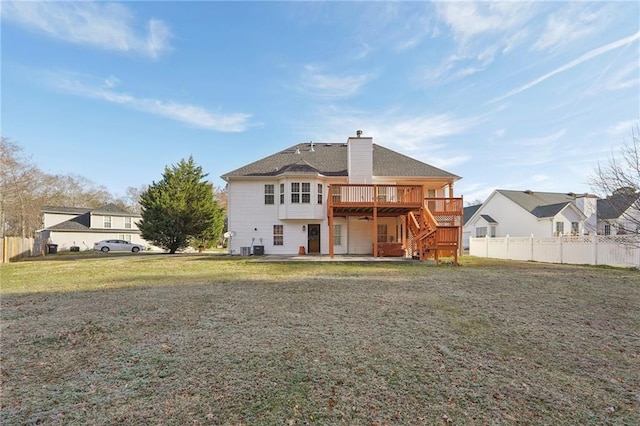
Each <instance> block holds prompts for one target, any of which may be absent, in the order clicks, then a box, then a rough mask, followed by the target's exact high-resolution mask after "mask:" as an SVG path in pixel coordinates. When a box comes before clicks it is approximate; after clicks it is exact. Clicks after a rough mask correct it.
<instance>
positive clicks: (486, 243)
mask: <svg viewBox="0 0 640 426" xmlns="http://www.w3.org/2000/svg"><path fill="white" fill-rule="evenodd" d="M484 257H489V236H488V235H485V236H484Z"/></svg>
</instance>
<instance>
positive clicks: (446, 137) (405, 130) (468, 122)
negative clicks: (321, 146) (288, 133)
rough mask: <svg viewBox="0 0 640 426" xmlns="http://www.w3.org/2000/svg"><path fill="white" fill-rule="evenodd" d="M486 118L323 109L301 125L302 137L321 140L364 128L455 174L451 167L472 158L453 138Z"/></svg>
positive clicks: (377, 138)
mask: <svg viewBox="0 0 640 426" xmlns="http://www.w3.org/2000/svg"><path fill="white" fill-rule="evenodd" d="M482 120H483V118H482V117H457V116H455V115H454V114H450V113H444V114H424V115H406V114H401V113H399V112H398V110H395V109H390V110H387V111H383V112H381V113H375V114H374V113H371V112H370V111H356V110H345V109H340V108H335V107H331V108H326V107H324V108H323V109H320V110H318V111H317V113H316V114H314V119H313V121H310V122H309V123H307V124H306V125H304V124H303V125H302V126H303V127H301V128H300V132H301V137H308V136H309V134H315V135H317V137H318V138H319V139H318V140H324V141H331V142H335V141H340V140H344V139H345V135H354V134H355V130H356V129H361V130H363V131H364V134H365V135H367V136H372V137H373V138H374V142H375V143H377V144H380V145H382V146H385V147H387V148H390V149H393V150H395V151H398V152H400V153H403V154H405V155H409V156H411V157H413V158H416V159H418V160H421V161H424V162H426V163H428V164H431V165H434V166H436V167H439V168H443V169H447V170H450V171H452V172H453V173H455V171H454V170H451V168H453V167H456V166H459V165H461V164H464V163H466V162H468V161H470V159H471V157H470V155H469V154H468V152H466V151H465V150H464V149H463V148H462V147H461V145H460V144H459V143H457V144H453V145H451V144H450V142H449V141H450V138H458V137H460V135H463V134H465V133H468V132H469V131H470V130H471V129H472V128H473V127H475V126H476V125H478V124H479V123H480V122H481V121H482Z"/></svg>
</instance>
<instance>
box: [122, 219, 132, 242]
mask: <svg viewBox="0 0 640 426" xmlns="http://www.w3.org/2000/svg"><path fill="white" fill-rule="evenodd" d="M124 227H125V229H131V218H130V217H125V218H124ZM123 239H124V238H123ZM129 241H131V240H129Z"/></svg>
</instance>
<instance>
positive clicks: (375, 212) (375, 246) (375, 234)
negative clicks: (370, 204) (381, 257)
mask: <svg viewBox="0 0 640 426" xmlns="http://www.w3.org/2000/svg"><path fill="white" fill-rule="evenodd" d="M373 257H378V208H377V207H374V208H373Z"/></svg>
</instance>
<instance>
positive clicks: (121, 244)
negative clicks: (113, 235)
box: [93, 240, 144, 253]
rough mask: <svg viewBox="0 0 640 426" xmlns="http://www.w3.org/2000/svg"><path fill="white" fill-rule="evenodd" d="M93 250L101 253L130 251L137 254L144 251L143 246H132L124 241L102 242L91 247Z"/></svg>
mask: <svg viewBox="0 0 640 426" xmlns="http://www.w3.org/2000/svg"><path fill="white" fill-rule="evenodd" d="M93 249H94V250H100V251H101V252H103V253H108V252H110V251H130V252H132V253H137V252H139V251H140V250H144V246H143V245H141V244H133V243H130V242H129V241H125V240H102V241H98V242H97V243H95V244H94V245H93Z"/></svg>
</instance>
